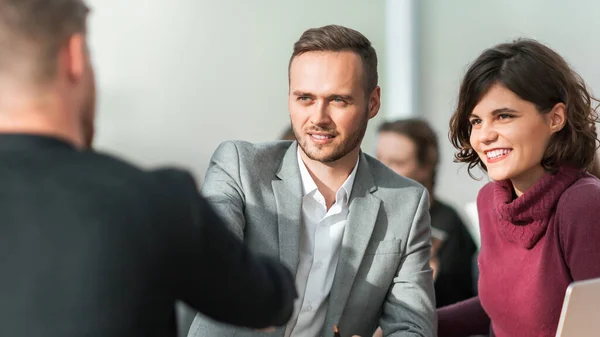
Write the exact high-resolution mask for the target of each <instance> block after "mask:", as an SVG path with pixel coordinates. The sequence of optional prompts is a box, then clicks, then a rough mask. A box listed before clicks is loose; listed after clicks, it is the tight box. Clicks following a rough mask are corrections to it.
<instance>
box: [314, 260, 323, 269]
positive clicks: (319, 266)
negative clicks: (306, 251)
mask: <svg viewBox="0 0 600 337" xmlns="http://www.w3.org/2000/svg"><path fill="white" fill-rule="evenodd" d="M321 267H323V262H321V261H317V263H315V269H319V268H321Z"/></svg>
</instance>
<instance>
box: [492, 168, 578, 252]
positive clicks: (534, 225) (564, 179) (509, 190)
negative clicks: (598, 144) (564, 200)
mask: <svg viewBox="0 0 600 337" xmlns="http://www.w3.org/2000/svg"><path fill="white" fill-rule="evenodd" d="M584 174H585V172H584V171H582V170H578V169H575V168H571V167H566V166H563V167H561V168H560V169H559V170H558V172H556V173H555V174H550V173H545V174H544V176H543V177H542V178H540V180H538V181H537V182H536V183H535V184H534V185H533V186H532V187H531V188H529V189H528V190H527V191H525V193H523V194H522V195H521V196H520V197H518V198H516V199H514V198H513V186H512V183H511V182H510V180H503V181H497V182H495V183H494V206H495V211H496V214H497V216H498V220H499V221H498V223H499V225H500V228H499V230H500V234H501V235H502V236H503V237H504V238H505V239H507V240H508V241H509V242H512V243H515V244H518V245H520V246H522V247H524V248H526V249H531V248H533V247H534V246H535V244H536V243H537V242H538V241H539V240H540V239H541V238H542V236H544V234H545V233H546V228H547V227H548V219H549V218H550V215H551V214H552V213H553V211H554V208H555V206H556V204H557V203H558V200H559V199H560V196H561V195H562V193H563V192H564V191H565V190H566V189H567V188H569V186H571V185H572V184H573V183H574V182H575V181H576V180H578V179H579V178H581V177H582V176H583V175H584Z"/></svg>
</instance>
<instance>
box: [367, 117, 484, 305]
mask: <svg viewBox="0 0 600 337" xmlns="http://www.w3.org/2000/svg"><path fill="white" fill-rule="evenodd" d="M376 152H377V159H379V160H380V161H381V162H382V163H384V164H386V165H387V166H388V167H390V168H391V169H392V170H394V172H396V173H398V174H399V175H402V176H405V177H408V178H410V179H413V180H415V181H417V182H419V183H421V184H423V185H424V186H425V187H426V188H427V190H428V191H429V200H430V205H431V206H430V208H429V213H430V215H431V226H432V227H433V228H432V241H433V242H432V248H433V249H432V261H431V264H432V267H433V268H434V270H435V274H436V278H435V299H436V306H437V307H441V306H446V305H449V304H453V303H456V302H459V301H462V300H465V299H468V298H471V297H473V296H474V295H475V290H474V288H475V287H474V285H473V274H474V273H473V257H474V255H475V253H476V251H477V247H476V246H475V243H474V242H473V239H472V238H471V235H470V234H469V231H468V230H467V228H466V227H465V224H464V223H463V221H462V220H461V218H460V216H459V215H458V213H457V212H456V211H455V210H454V209H453V208H452V207H451V206H450V205H448V204H446V203H444V202H442V201H440V200H439V199H438V198H436V197H435V182H436V181H435V180H436V175H437V170H438V163H439V150H438V140H437V135H436V134H435V131H434V130H433V129H432V128H431V126H430V125H429V124H428V123H427V122H426V121H424V120H421V119H416V118H413V119H402V120H397V121H389V122H385V123H383V124H381V126H380V127H379V135H378V140H377V151H376Z"/></svg>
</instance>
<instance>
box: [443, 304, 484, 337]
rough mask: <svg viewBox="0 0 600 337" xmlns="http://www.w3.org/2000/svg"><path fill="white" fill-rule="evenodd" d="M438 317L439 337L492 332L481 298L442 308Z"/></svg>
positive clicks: (457, 336)
mask: <svg viewBox="0 0 600 337" xmlns="http://www.w3.org/2000/svg"><path fill="white" fill-rule="evenodd" d="M437 315H438V337H468V336H473V335H486V334H488V333H489V331H490V318H489V317H488V315H487V314H486V313H485V311H484V310H483V307H482V306H481V302H479V297H473V298H471V299H468V300H465V301H462V302H459V303H456V304H453V305H449V306H447V307H443V308H440V309H438V311H437Z"/></svg>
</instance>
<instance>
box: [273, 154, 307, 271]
mask: <svg viewBox="0 0 600 337" xmlns="http://www.w3.org/2000/svg"><path fill="white" fill-rule="evenodd" d="M297 151H298V146H297V143H296V142H293V143H292V145H291V146H290V147H289V149H288V150H287V151H286V153H285V155H284V156H283V160H282V162H281V166H280V168H279V171H278V172H277V174H276V175H277V178H276V179H274V180H273V181H272V182H271V186H272V187H273V193H274V195H275V203H276V205H277V222H278V227H277V228H278V231H279V259H280V260H281V262H282V263H283V264H285V265H286V266H287V267H288V268H290V270H291V271H292V273H293V274H294V276H295V275H296V269H297V268H298V256H299V240H300V221H301V219H302V218H301V217H302V181H301V178H300V169H299V168H298V157H297V156H298V154H297Z"/></svg>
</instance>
